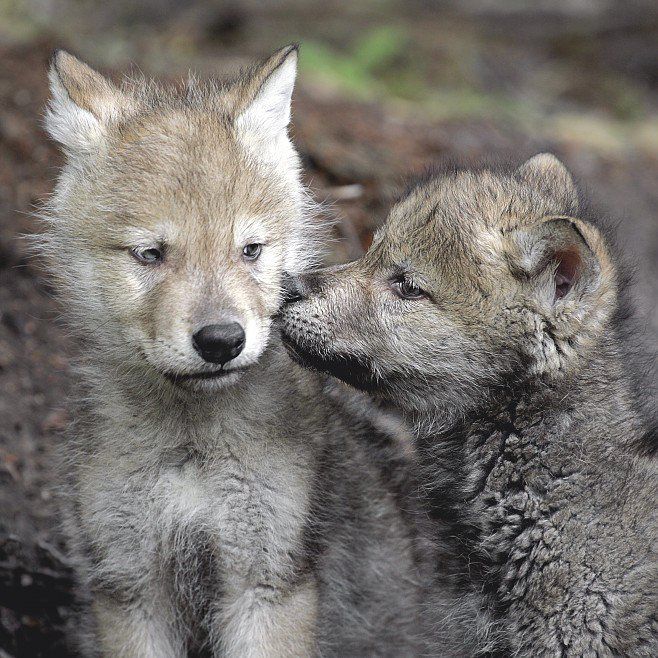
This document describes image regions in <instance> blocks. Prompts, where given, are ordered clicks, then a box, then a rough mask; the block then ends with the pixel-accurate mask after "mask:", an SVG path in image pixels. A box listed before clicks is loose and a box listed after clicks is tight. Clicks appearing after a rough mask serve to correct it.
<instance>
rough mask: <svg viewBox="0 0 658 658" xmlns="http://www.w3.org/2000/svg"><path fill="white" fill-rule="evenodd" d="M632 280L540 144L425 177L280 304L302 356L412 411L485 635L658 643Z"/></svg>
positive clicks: (650, 650) (478, 637)
mask: <svg viewBox="0 0 658 658" xmlns="http://www.w3.org/2000/svg"><path fill="white" fill-rule="evenodd" d="M618 287H619V279H618V275H617V272H616V267H615V264H614V262H613V259H612V257H611V255H610V252H609V249H608V247H607V245H606V243H605V240H604V239H603V237H602V236H601V234H600V233H599V231H598V230H597V229H596V228H595V226H594V224H593V223H592V222H590V221H587V220H586V219H584V217H583V214H582V213H581V211H580V205H579V199H578V193H577V191H576V187H575V185H574V183H573V180H572V178H571V176H570V174H569V172H568V171H567V170H566V168H565V167H564V166H563V165H562V163H560V162H559V161H558V160H557V159H556V158H555V157H554V156H552V155H548V154H541V155H538V156H535V157H534V158H532V159H530V160H529V161H528V162H526V163H525V164H523V165H522V166H521V167H519V168H518V169H517V170H516V171H513V172H499V171H493V170H490V169H483V170H480V171H476V170H455V171H451V172H447V173H439V174H434V175H430V176H428V177H427V179H426V180H423V181H421V182H419V183H418V184H417V185H415V186H414V187H413V188H412V189H411V191H410V192H409V193H408V194H407V195H406V196H405V197H404V198H403V199H402V200H401V201H400V202H399V203H398V204H397V205H395V206H394V207H393V209H392V210H391V212H390V215H389V217H388V219H387V221H386V223H385V225H384V226H383V228H382V229H381V230H380V231H379V232H378V233H377V235H376V236H375V239H374V241H373V244H372V247H371V248H370V250H369V251H368V253H367V254H366V255H365V256H364V257H363V258H362V259H360V260H358V261H356V262H354V263H350V264H348V265H345V266H341V267H338V268H330V269H327V270H324V271H322V270H321V271H319V272H317V273H315V274H307V275H303V276H301V277H300V278H299V279H298V282H297V286H296V290H295V292H294V294H293V296H292V300H294V301H292V303H291V304H290V305H289V306H287V307H286V308H285V310H284V312H283V333H284V338H285V342H286V343H287V345H288V346H289V348H290V350H291V352H292V353H293V354H294V355H295V356H296V358H297V359H298V360H300V361H301V362H303V363H306V364H307V365H310V366H312V367H314V368H316V369H320V370H323V371H326V372H330V373H331V374H333V375H336V376H338V377H340V378H341V379H343V380H344V381H346V382H348V383H351V384H353V385H354V386H356V387H358V388H361V389H364V390H366V391H370V392H371V393H372V394H374V395H375V396H376V397H377V398H378V399H379V400H381V401H382V403H383V404H385V405H393V406H395V407H397V408H398V409H400V410H401V411H402V413H403V414H404V415H405V417H406V418H407V419H408V421H409V422H410V423H411V426H412V427H413V428H414V432H415V436H416V447H417V451H418V464H419V469H421V471H422V473H423V476H422V480H423V483H424V486H423V488H422V490H421V492H420V493H421V496H423V497H424V498H425V501H426V504H427V506H428V508H429V509H430V510H431V514H432V517H433V518H434V520H435V523H436V534H437V536H438V537H439V538H441V539H442V540H443V544H444V549H445V550H444V555H443V560H442V561H441V562H440V563H439V564H438V569H437V577H438V579H439V580H438V583H439V585H443V586H445V584H446V583H447V584H448V585H449V586H450V587H451V588H453V591H454V592H455V593H456V594H457V595H459V594H460V593H461V594H463V596H464V597H465V599H464V601H465V609H466V613H467V614H468V609H469V606H470V609H471V612H472V615H473V621H472V624H471V627H472V628H473V629H474V630H475V642H476V648H475V649H474V650H473V653H481V654H488V655H489V654H491V653H495V654H498V655H519V656H533V657H534V656H569V657H574V658H575V657H576V656H578V657H580V656H647V657H648V656H656V655H658V626H657V620H656V616H657V611H658V601H657V592H658V587H657V585H658V580H657V568H658V561H657V559H656V557H657V556H656V552H655V547H656V540H657V538H658V537H657V534H656V528H657V526H656V493H657V492H658V488H657V483H658V480H657V477H656V476H657V471H656V461H655V458H654V457H651V456H648V455H647V454H646V452H647V451H646V450H644V449H643V447H642V442H643V437H644V436H645V435H646V433H647V426H646V423H645V420H644V418H643V416H642V413H641V411H640V407H641V405H640V404H639V400H638V398H637V396H636V394H635V392H634V391H635V389H634V387H633V385H632V383H631V379H630V376H629V373H628V370H627V367H626V366H627V364H626V363H625V362H624V358H623V354H624V352H623V350H622V343H621V339H620V335H619V328H618V324H617V320H618V316H619V304H618ZM473 596H475V597H476V598H477V599H478V601H479V602H478V603H477V605H476V606H474V607H473V606H472V603H473ZM441 614H443V609H442V608H439V609H438V612H437V623H439V622H440V621H441V620H440V618H439V617H440V615H441ZM447 623H448V624H450V620H447ZM443 625H445V623H444V624H443Z"/></svg>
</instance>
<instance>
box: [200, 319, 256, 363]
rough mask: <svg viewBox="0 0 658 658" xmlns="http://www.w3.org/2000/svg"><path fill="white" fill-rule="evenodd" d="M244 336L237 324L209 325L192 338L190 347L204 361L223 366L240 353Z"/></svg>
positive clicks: (240, 326)
mask: <svg viewBox="0 0 658 658" xmlns="http://www.w3.org/2000/svg"><path fill="white" fill-rule="evenodd" d="M244 341H245V335H244V329H243V328H242V325H240V324H238V323H237V322H229V323H227V324H209V325H206V326H205V327H202V328H201V329H199V331H197V332H196V333H195V334H194V336H192V345H194V349H195V350H196V351H197V352H198V353H199V354H200V355H201V358H202V359H203V360H204V361H208V362H209V363H221V364H222V365H224V364H225V363H228V362H229V361H230V360H231V359H235V357H236V356H237V355H238V354H240V352H242V348H243V347H244Z"/></svg>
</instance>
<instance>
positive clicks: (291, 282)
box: [281, 274, 304, 304]
mask: <svg viewBox="0 0 658 658" xmlns="http://www.w3.org/2000/svg"><path fill="white" fill-rule="evenodd" d="M281 286H282V288H283V303H284V304H292V303H293V302H298V301H300V300H302V299H304V292H303V290H302V284H301V280H300V278H299V277H298V276H292V275H291V274H284V275H283V281H282V283H281Z"/></svg>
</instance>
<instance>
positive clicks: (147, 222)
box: [40, 47, 424, 658]
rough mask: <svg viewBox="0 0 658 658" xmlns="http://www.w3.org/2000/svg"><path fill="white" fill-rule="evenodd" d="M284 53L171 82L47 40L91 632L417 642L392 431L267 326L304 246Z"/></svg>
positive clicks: (51, 247)
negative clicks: (212, 336) (236, 350)
mask: <svg viewBox="0 0 658 658" xmlns="http://www.w3.org/2000/svg"><path fill="white" fill-rule="evenodd" d="M296 58H297V53H296V49H295V48H292V47H288V48H284V49H282V50H281V51H278V52H277V53H275V54H274V55H272V57H270V58H269V59H267V60H265V61H264V62H262V63H260V64H259V65H257V66H255V67H253V68H252V69H250V70H248V71H245V72H243V74H241V75H240V76H239V77H238V78H237V79H236V80H234V81H233V82H231V83H221V84H220V83H218V82H215V81H208V82H199V81H197V80H195V79H190V80H189V81H188V83H187V84H185V85H182V86H181V87H174V88H166V87H161V86H160V85H158V84H156V83H154V82H152V81H147V80H134V81H127V82H126V83H125V84H123V85H122V86H115V85H114V84H113V83H112V82H110V81H109V80H107V79H106V78H104V77H103V76H101V75H100V74H99V73H97V72H96V71H94V70H93V69H91V68H89V67H88V66H87V65H85V64H83V63H82V62H80V61H79V60H77V59H76V58H74V57H73V56H71V55H69V54H68V53H65V52H63V51H58V52H57V53H56V54H55V55H54V57H53V61H52V65H51V70H50V79H51V89H52V101H51V104H50V106H49V109H48V112H47V116H46V126H47V129H48V131H49V132H50V134H51V135H52V136H53V137H54V138H55V139H57V140H58V141H59V142H60V143H61V144H62V145H63V148H64V151H65V153H66V156H67V157H66V164H65V166H64V169H63V171H62V172H61V175H60V177H59V180H58V183H57V188H56V190H55V193H54V195H53V198H52V200H51V203H50V205H49V207H48V208H46V209H45V212H44V219H45V220H46V222H47V224H48V226H47V232H46V233H45V235H44V236H43V238H42V240H41V244H40V248H41V250H42V252H43V253H45V254H46V255H47V256H48V257H49V259H50V261H51V263H52V273H53V275H54V277H55V278H56V280H57V282H58V283H59V284H60V289H61V291H62V297H63V299H64V301H65V302H66V305H67V309H68V314H67V317H68V319H69V321H70V324H71V327H72V328H73V330H74V331H75V333H76V335H77V336H78V337H79V338H80V340H81V342H82V346H83V347H82V354H81V357H80V362H79V366H78V369H77V374H78V377H79V381H78V387H77V395H76V401H75V403H74V418H75V422H74V425H73V427H72V428H71V432H70V436H69V438H68V441H67V446H66V452H67V458H66V466H65V471H66V482H65V485H64V487H63V489H64V495H65V498H66V503H67V506H68V508H69V530H70V537H71V542H72V545H73V549H74V553H75V554H76V556H77V557H78V561H79V575H80V581H81V586H82V589H83V591H84V592H86V593H87V596H88V598H89V606H90V609H91V611H92V612H93V614H92V615H91V616H90V617H91V620H90V624H89V627H88V629H87V632H86V643H85V652H86V653H87V654H89V655H98V654H100V655H104V656H126V657H128V656H133V657H138V656H139V657H153V658H173V657H182V656H188V655H213V656H234V657H240V658H242V657H265V656H267V657H271V656H281V657H284V656H310V655H323V656H330V655H335V656H347V655H355V656H356V655H381V656H384V655H387V656H401V655H414V654H417V653H419V652H421V651H422V637H421V635H422V633H421V629H420V625H419V597H420V591H421V587H420V584H421V583H422V582H423V580H424V578H423V571H422V569H423V558H422V555H423V550H421V549H422V546H421V544H420V543H419V541H418V539H417V534H418V533H417V532H416V530H415V528H414V517H413V516H412V515H410V513H409V511H408V510H407V509H405V508H404V506H403V505H401V504H400V503H401V501H402V500H403V497H404V492H403V486H404V485H403V483H404V481H405V478H404V477H402V476H400V475H396V473H398V470H397V469H399V470H401V472H404V469H405V457H404V454H403V452H402V451H401V446H400V445H399V444H398V443H397V442H396V440H395V439H394V438H393V436H392V435H391V434H387V433H386V431H384V429H382V430H378V429H377V428H376V427H375V426H373V424H372V422H371V421H370V420H369V419H368V418H367V417H366V415H364V414H356V412H355V411H354V410H352V411H350V410H349V409H347V408H346V407H345V405H342V404H340V403H339V401H338V400H337V399H334V398H332V397H331V396H330V395H329V394H328V393H327V392H326V391H325V390H324V388H323V385H322V382H321V380H320V379H319V378H318V377H316V376H314V375H312V374H310V373H308V372H306V371H304V370H303V369H301V368H299V367H297V366H296V365H294V364H293V363H292V362H291V361H290V359H289V358H288V356H287V355H286V353H285V350H283V348H282V347H281V344H280V340H279V337H278V335H277V334H276V333H275V334H272V332H271V326H272V317H273V316H274V315H275V313H276V311H277V310H278V308H279V306H280V303H281V299H282V294H281V283H282V277H283V272H284V270H285V271H288V272H298V271H301V270H303V269H304V268H305V267H307V265H308V263H309V262H311V261H312V260H313V259H314V258H315V257H316V254H317V239H316V238H317V234H318V227H317V225H316V224H315V223H314V221H313V220H312V218H311V216H310V214H309V208H308V206H309V202H308V200H307V197H306V193H305V191H304V189H303V187H302V185H301V183H300V180H299V161H298V158H297V155H296V153H295V151H294V149H293V147H292V144H291V143H290V141H289V139H288V135H287V125H288V121H289V118H290V97H291V94H292V86H293V81H294V75H295V65H296ZM248 245H251V246H252V247H253V245H256V246H257V247H258V248H257V249H253V248H252V249H246V247H247V246H248ZM254 253H256V254H257V255H256V257H254V256H253V254H254ZM226 321H233V322H239V323H240V324H241V325H242V326H243V327H244V330H245V344H244V348H243V349H242V351H241V352H240V354H239V355H238V356H236V357H235V358H233V359H232V360H230V361H228V362H227V363H223V364H222V365H217V364H216V363H209V362H206V361H205V360H204V359H202V358H201V356H200V354H199V353H197V350H195V347H194V344H193V340H192V336H193V334H194V333H195V332H196V331H197V330H198V329H199V328H200V327H203V326H206V325H208V324H212V323H218V322H226ZM366 435H368V436H369V437H370V439H371V440H370V441H369V442H365V441H363V440H362V438H363V437H364V436H366ZM377 437H378V438H377ZM398 453H399V455H398ZM396 455H397V457H396Z"/></svg>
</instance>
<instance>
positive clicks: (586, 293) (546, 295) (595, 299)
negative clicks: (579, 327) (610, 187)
mask: <svg viewBox="0 0 658 658" xmlns="http://www.w3.org/2000/svg"><path fill="white" fill-rule="evenodd" d="M510 237H511V239H512V245H513V248H512V249H511V250H510V252H508V258H509V262H510V269H511V271H512V273H513V274H514V275H515V276H516V277H517V278H519V279H520V280H522V282H523V284H524V286H525V287H527V288H529V293H530V296H531V297H532V298H533V299H534V301H535V302H536V303H537V304H538V306H539V307H541V308H544V309H545V310H555V311H557V310H558V309H560V308H562V310H564V309H565V308H566V307H567V306H570V307H574V306H576V305H579V306H580V307H581V308H582V307H585V306H589V305H591V304H599V305H603V306H606V305H609V304H610V303H611V302H613V301H614V297H615V289H616V274H615V269H614V266H613V263H612V260H611V258H610V255H609V252H608V249H607V247H606V245H605V243H604V240H603V238H602V236H601V234H600V233H599V231H598V230H597V229H596V228H595V227H594V226H593V225H591V224H590V223H588V222H585V221H583V220H581V219H578V218H575V217H566V216H553V217H545V218H543V219H542V220H541V221H540V222H538V223H537V224H535V225H532V226H527V227H524V228H522V229H517V230H515V231H513V234H512V235H511V236H510Z"/></svg>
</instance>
